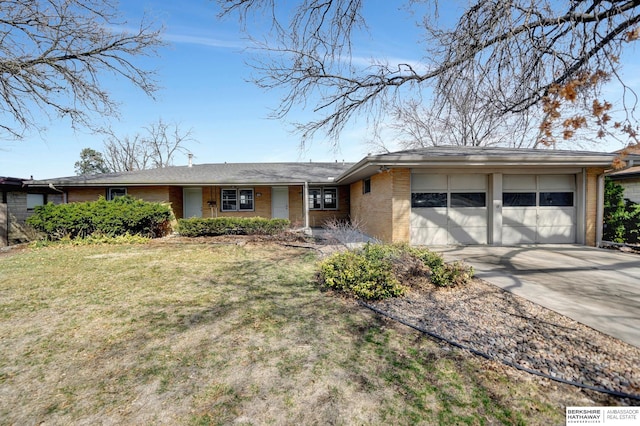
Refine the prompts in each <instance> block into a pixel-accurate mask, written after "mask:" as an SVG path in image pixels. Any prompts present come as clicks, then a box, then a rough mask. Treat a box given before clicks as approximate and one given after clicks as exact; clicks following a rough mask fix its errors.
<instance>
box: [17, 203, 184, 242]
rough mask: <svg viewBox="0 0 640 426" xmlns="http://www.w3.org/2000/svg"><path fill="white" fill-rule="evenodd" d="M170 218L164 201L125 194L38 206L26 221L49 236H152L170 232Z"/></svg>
mask: <svg viewBox="0 0 640 426" xmlns="http://www.w3.org/2000/svg"><path fill="white" fill-rule="evenodd" d="M172 218H173V214H172V212H171V208H170V207H169V206H168V205H166V204H161V203H150V202H146V201H142V200H137V199H134V198H132V197H130V196H125V197H118V198H116V199H115V200H113V201H107V200H105V199H104V198H103V197H100V199H98V200H97V201H88V202H84V203H71V204H58V205H55V204H53V203H49V204H46V205H44V206H38V207H36V208H35V211H34V214H33V216H31V217H29V218H28V219H27V223H28V224H29V225H31V226H32V227H33V228H35V229H36V230H38V231H41V232H44V233H45V234H46V235H47V237H48V238H49V239H52V240H59V239H61V238H64V237H68V238H72V239H73V238H85V237H88V236H91V235H98V236H107V237H116V236H122V235H127V234H129V235H141V236H144V237H152V238H153V237H161V236H164V235H166V234H167V233H169V232H170V230H171V225H170V223H171V220H172Z"/></svg>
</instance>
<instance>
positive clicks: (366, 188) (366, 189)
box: [362, 177, 371, 194]
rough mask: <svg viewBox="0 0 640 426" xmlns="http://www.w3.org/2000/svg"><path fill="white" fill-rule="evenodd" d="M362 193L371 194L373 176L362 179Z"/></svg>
mask: <svg viewBox="0 0 640 426" xmlns="http://www.w3.org/2000/svg"><path fill="white" fill-rule="evenodd" d="M362 193H363V194H370V193H371V178H370V177H368V178H366V179H362Z"/></svg>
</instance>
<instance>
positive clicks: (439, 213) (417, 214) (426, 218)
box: [410, 207, 448, 229]
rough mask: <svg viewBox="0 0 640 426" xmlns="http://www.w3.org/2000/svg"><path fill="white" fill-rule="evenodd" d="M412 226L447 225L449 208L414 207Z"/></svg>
mask: <svg viewBox="0 0 640 426" xmlns="http://www.w3.org/2000/svg"><path fill="white" fill-rule="evenodd" d="M411 213H412V214H411V219H410V220H411V226H412V227H414V226H415V227H416V228H425V227H444V228H445V229H446V227H447V222H448V218H447V208H446V207H433V208H425V209H412V211H411Z"/></svg>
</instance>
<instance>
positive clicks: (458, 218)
mask: <svg viewBox="0 0 640 426" xmlns="http://www.w3.org/2000/svg"><path fill="white" fill-rule="evenodd" d="M449 226H450V227H466V226H478V227H485V228H486V226H487V209H486V207H477V208H475V207H465V208H450V209H449Z"/></svg>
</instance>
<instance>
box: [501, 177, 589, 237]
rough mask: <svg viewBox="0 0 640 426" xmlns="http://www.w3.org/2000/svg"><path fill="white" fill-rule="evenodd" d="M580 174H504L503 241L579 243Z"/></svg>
mask: <svg viewBox="0 0 640 426" xmlns="http://www.w3.org/2000/svg"><path fill="white" fill-rule="evenodd" d="M576 198H577V197H576V175H573V174H567V175H508V174H505V175H503V181H502V207H503V208H502V244H506V245H510V244H531V243H548V244H572V243H575V242H576V226H577V214H576Z"/></svg>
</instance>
